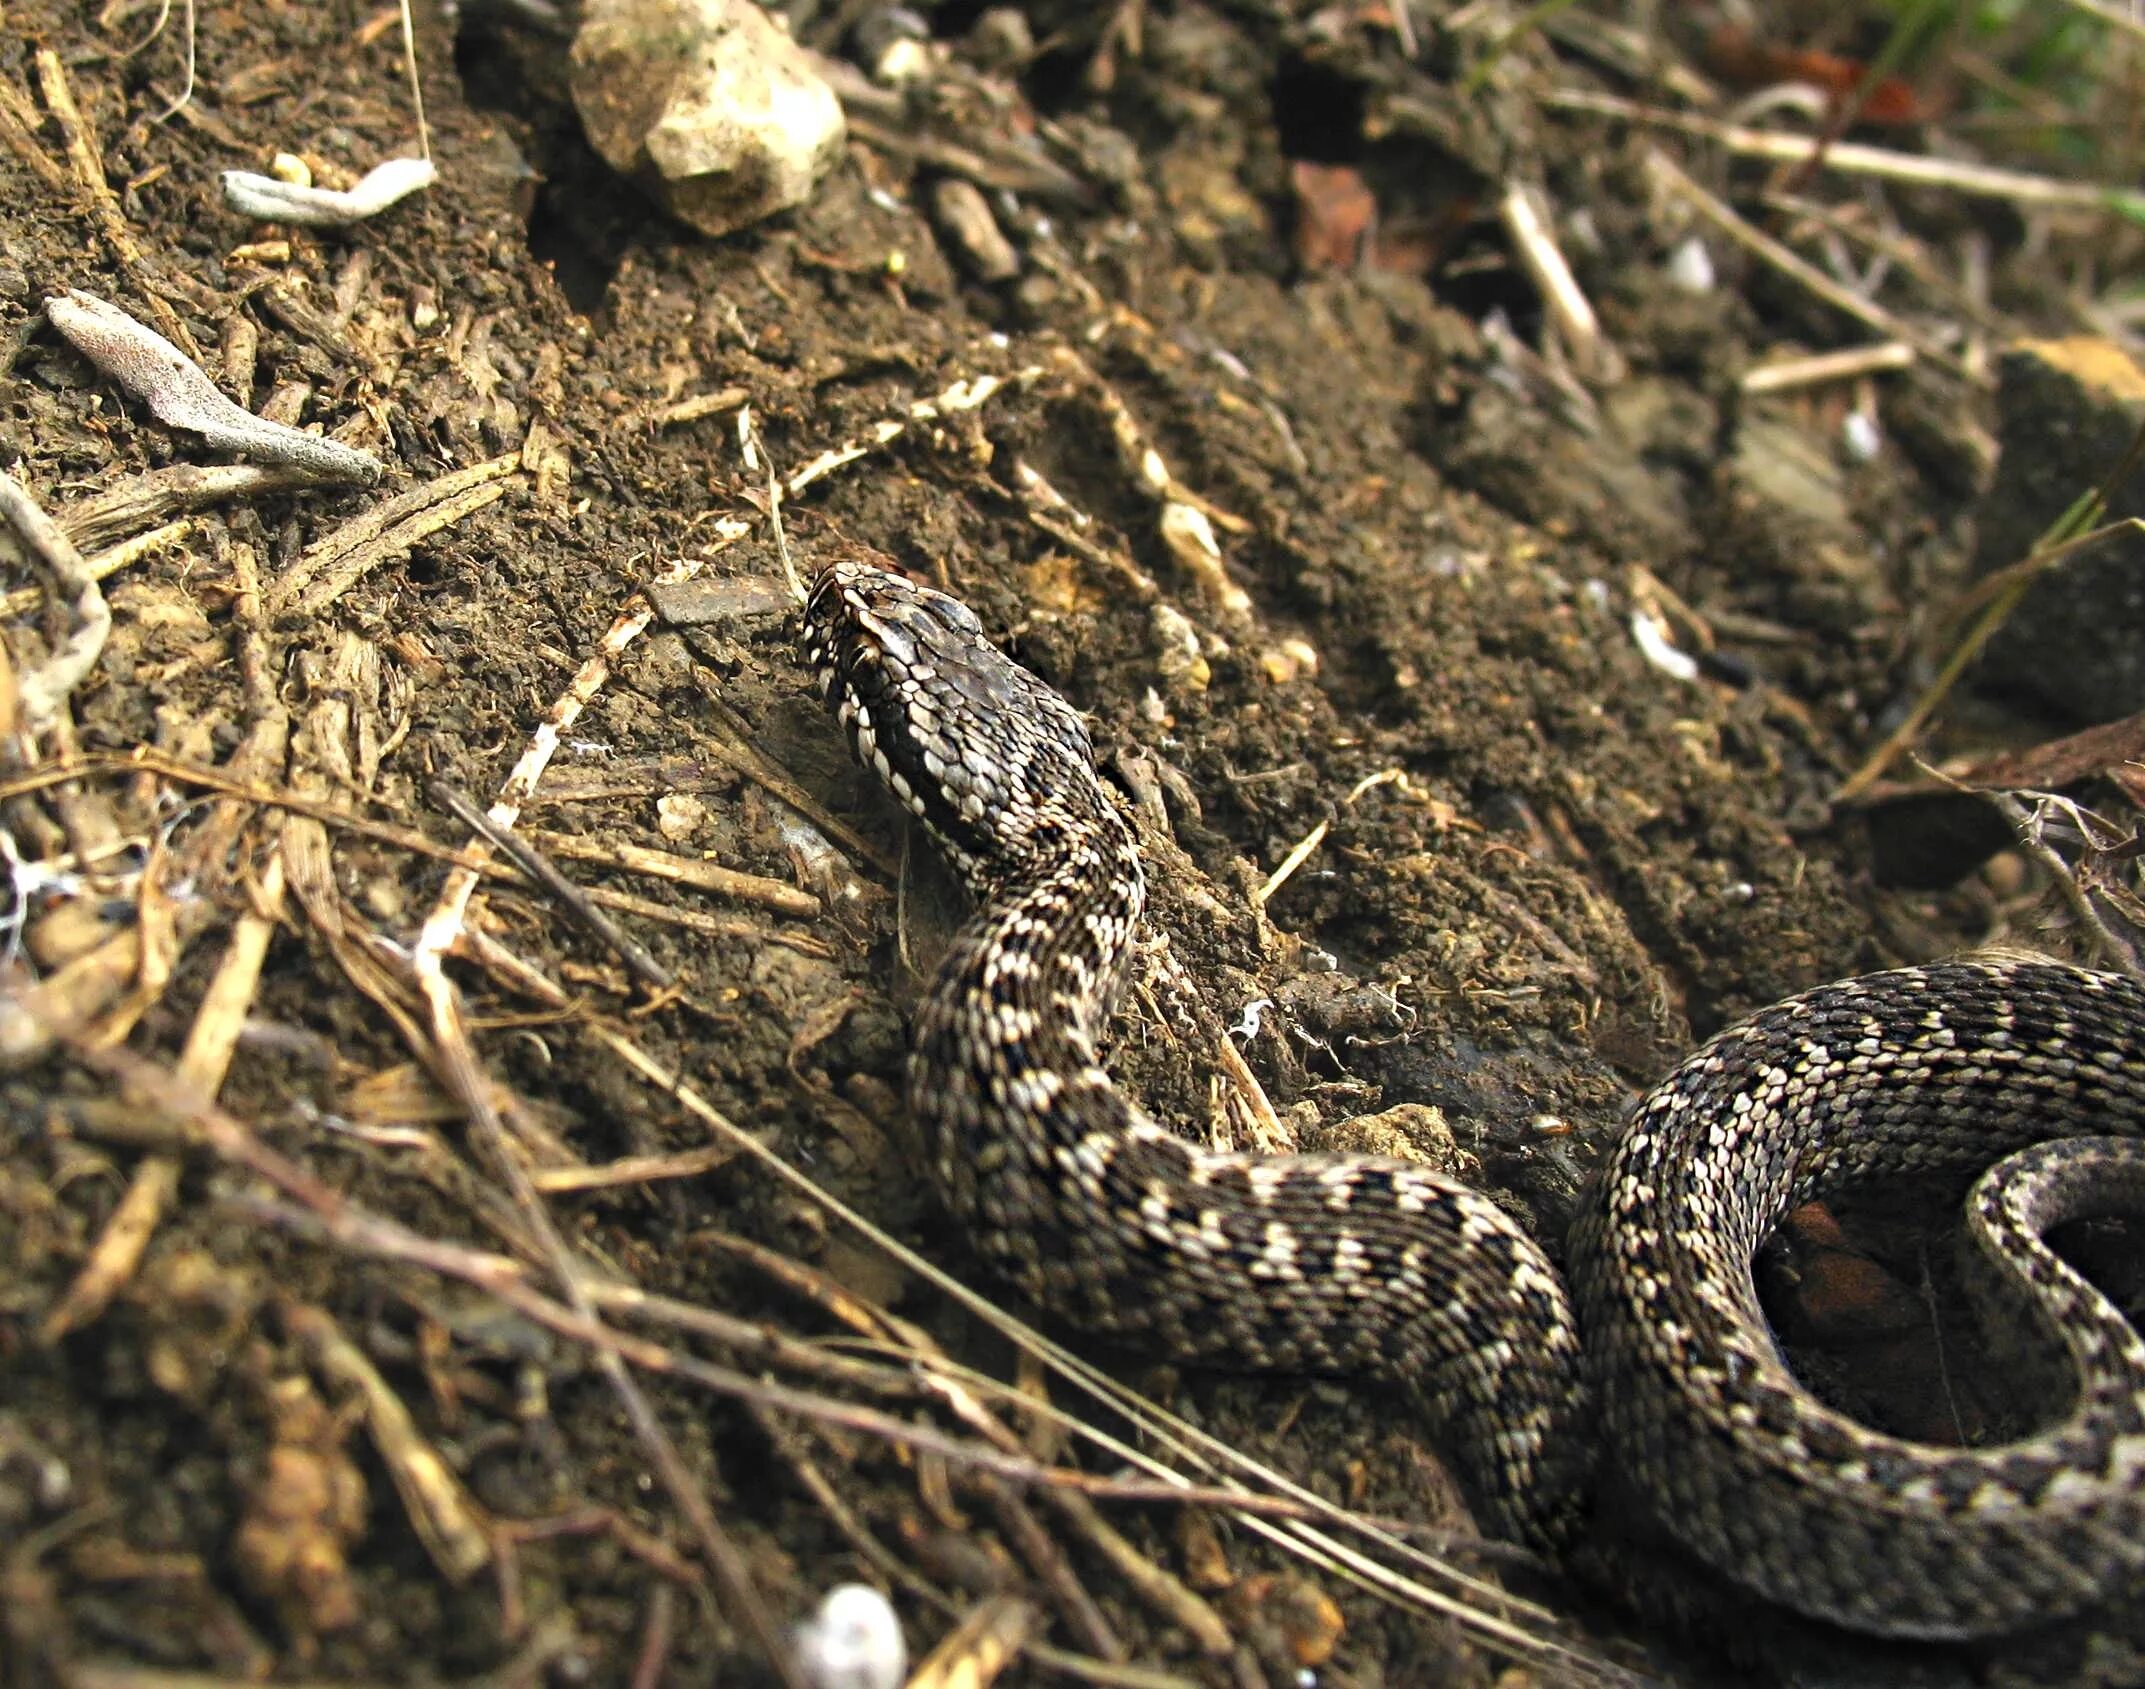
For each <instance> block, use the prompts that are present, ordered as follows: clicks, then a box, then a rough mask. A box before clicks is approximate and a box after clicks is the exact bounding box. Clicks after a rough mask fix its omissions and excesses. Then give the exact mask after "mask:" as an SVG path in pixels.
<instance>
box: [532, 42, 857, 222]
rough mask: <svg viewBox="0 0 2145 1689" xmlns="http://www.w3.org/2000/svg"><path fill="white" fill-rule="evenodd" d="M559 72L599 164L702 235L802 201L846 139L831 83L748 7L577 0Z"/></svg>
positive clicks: (838, 102)
mask: <svg viewBox="0 0 2145 1689" xmlns="http://www.w3.org/2000/svg"><path fill="white" fill-rule="evenodd" d="M571 77H572V86H573V98H574V105H575V108H576V109H577V110H579V112H580V114H581V125H582V127H583V128H584V129H585V130H586V131H587V132H588V138H589V141H590V144H591V145H593V146H594V147H595V149H596V151H597V152H599V153H600V154H602V155H603V158H604V161H605V162H606V163H608V164H609V165H610V166H611V168H612V169H614V170H617V171H618V172H620V173H621V174H623V175H629V176H632V177H634V178H635V179H636V180H638V181H640V182H641V183H642V184H643V185H644V186H645V187H646V188H647V189H648V191H649V192H650V193H652V194H653V195H655V197H656V198H657V199H658V200H660V201H661V202H662V204H663V205H664V207H665V208H666V209H667V210H669V212H670V214H671V215H672V216H674V217H676V218H677V219H678V220H679V221H680V222H683V223H687V224H690V225H691V226H692V227H693V228H696V229H698V230H700V231H701V232H702V233H703V234H710V235H726V234H729V233H730V232H731V231H732V230H735V229H741V228H744V227H745V226H746V225H748V224H751V223H756V222H758V221H760V220H761V219H762V218H764V217H771V216H773V215H774V214H775V213H776V212H778V211H787V210H789V209H790V208H791V207H793V206H797V205H802V204H803V203H804V202H805V201H806V200H807V199H809V198H810V197H811V193H812V189H813V186H814V185H815V184H816V183H817V182H818V180H819V178H820V177H821V176H823V175H824V174H826V172H827V170H828V169H829V168H830V167H831V166H832V165H833V163H834V161H835V160H836V159H837V158H838V157H840V156H841V150H842V143H843V142H844V141H845V140H846V139H847V133H848V132H847V129H846V127H845V125H844V123H843V121H842V108H841V102H840V101H839V100H837V99H836V98H835V96H834V91H833V89H831V88H829V87H828V86H827V84H826V82H825V81H824V80H822V79H821V77H820V75H819V73H818V72H817V71H816V70H815V69H814V68H813V67H812V62H811V59H810V57H809V55H807V54H806V53H805V52H804V51H803V49H802V48H800V47H798V45H797V44H796V43H795V42H794V41H792V40H791V39H790V38H789V37H788V36H787V35H785V34H784V33H783V32H782V30H781V28H780V27H779V26H778V25H776V23H775V22H774V21H773V20H772V19H771V18H769V17H768V15H767V14H766V13H765V12H763V11H761V10H760V8H759V7H758V6H756V5H754V4H752V0H590V4H589V6H588V8H587V10H586V13H585V14H584V17H583V21H582V24H581V32H580V34H579V35H577V36H576V37H575V38H574V44H573V58H572V72H571Z"/></svg>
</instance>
